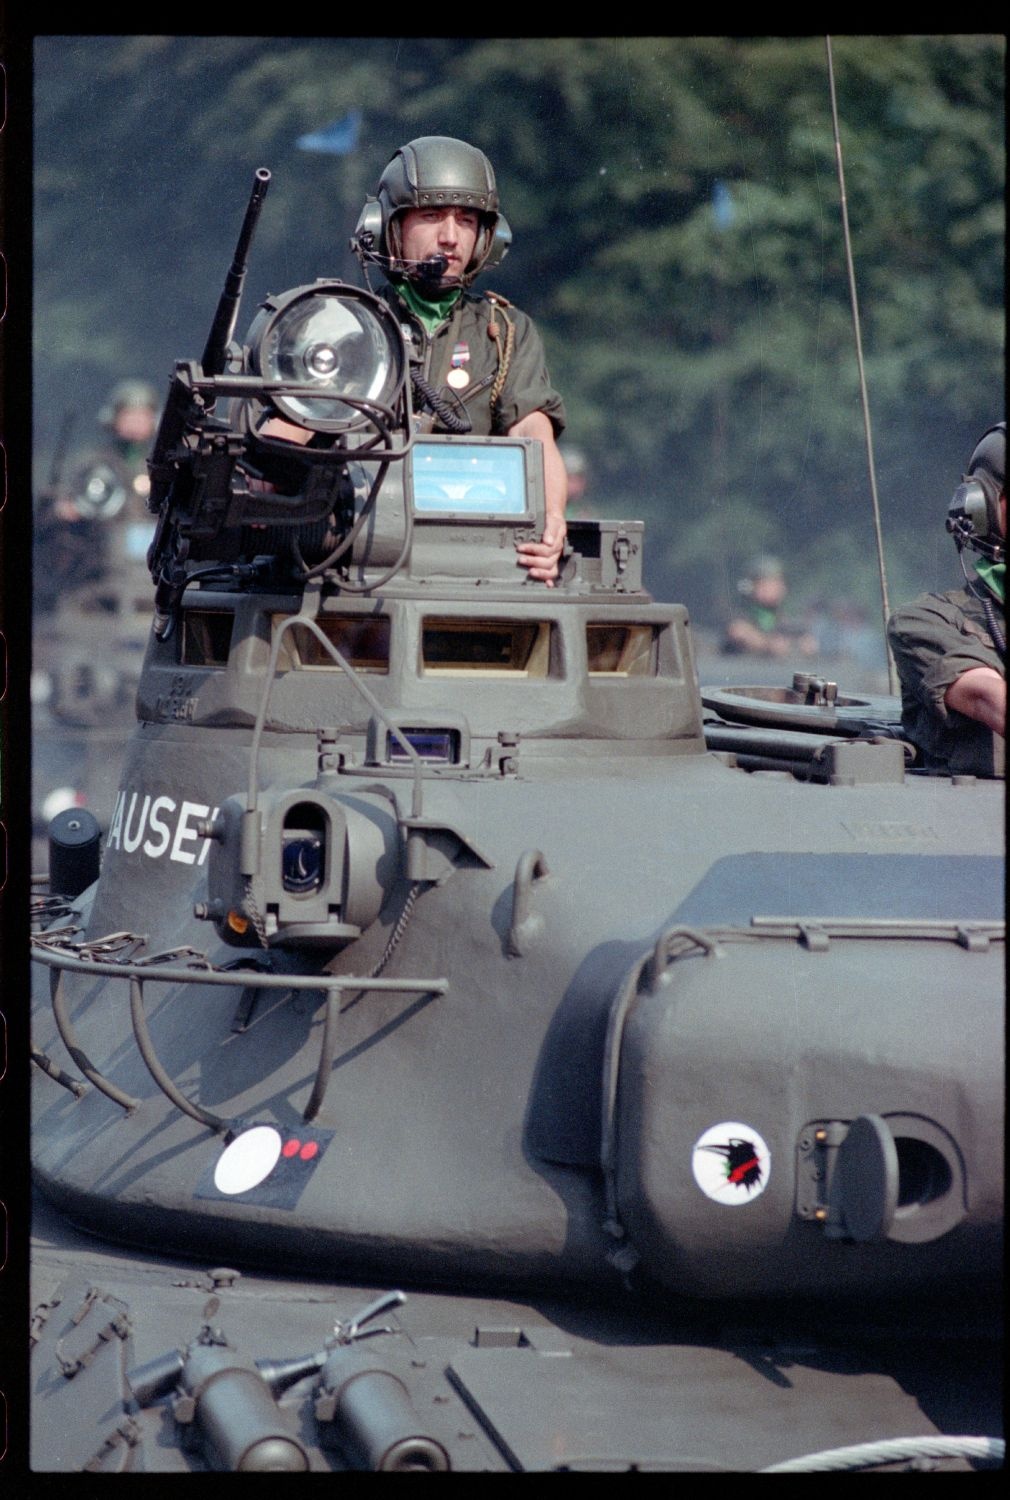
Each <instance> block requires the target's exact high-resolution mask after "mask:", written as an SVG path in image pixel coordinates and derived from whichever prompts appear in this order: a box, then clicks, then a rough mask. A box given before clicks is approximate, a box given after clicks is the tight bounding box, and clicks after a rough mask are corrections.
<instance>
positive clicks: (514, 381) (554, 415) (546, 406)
mask: <svg viewBox="0 0 1010 1500" xmlns="http://www.w3.org/2000/svg"><path fill="white" fill-rule="evenodd" d="M379 295H380V296H381V297H382V298H383V299H384V300H385V301H386V302H387V303H388V304H389V306H390V307H391V308H392V309H393V311H394V313H395V314H396V316H397V318H398V319H399V322H400V326H401V328H402V329H403V331H404V334H405V336H406V338H407V342H408V344H410V345H412V347H413V349H414V352H415V354H417V355H419V356H420V360H421V363H420V372H421V374H422V375H423V377H424V378H425V380H427V381H428V382H429V383H430V384H431V385H433V386H434V387H435V389H436V391H437V392H438V394H439V395H440V396H442V397H443V398H444V399H445V400H446V401H448V403H449V405H450V406H455V404H456V402H459V403H461V404H462V407H463V410H464V411H465V412H466V414H467V416H468V417H469V418H470V421H471V424H472V428H471V430H472V432H473V434H474V436H476V437H488V436H501V435H503V434H504V433H506V432H508V431H509V430H510V428H512V427H514V426H515V424H516V423H517V422H521V421H522V419H523V417H527V416H529V414H530V413H531V412H535V411H542V412H544V413H545V414H546V415H547V416H548V417H549V418H550V420H551V424H552V426H553V428H554V436H555V437H558V436H559V435H560V434H561V433H562V432H563V431H564V427H565V408H564V403H563V402H562V400H561V397H560V396H559V395H558V392H557V391H556V390H555V389H554V387H553V386H552V385H551V378H550V375H549V373H548V370H547V361H546V359H545V356H544V346H543V343H542V341H541V338H540V335H539V333H538V332H537V330H536V326H535V325H534V323H533V320H532V319H531V318H529V317H527V315H526V314H525V313H523V312H520V311H519V309H518V308H516V307H512V306H511V305H510V306H508V307H506V308H505V309H504V312H502V310H500V309H499V308H497V307H495V305H494V304H493V303H492V302H491V301H490V300H489V299H488V298H487V297H486V296H485V295H484V294H483V293H475V292H464V293H463V295H462V296H461V297H460V299H459V301H458V302H457V303H456V305H455V307H454V308H453V310H452V312H451V314H450V315H449V317H448V319H447V320H446V321H445V322H444V323H442V324H440V325H439V327H438V328H436V329H435V331H434V333H432V334H428V333H426V332H425V331H424V328H423V327H422V325H421V323H420V320H419V319H418V318H417V317H415V316H414V314H413V313H412V312H411V311H410V309H409V308H408V307H407V305H406V303H405V302H404V301H403V300H402V298H401V297H399V296H398V295H397V292H396V288H395V287H394V286H392V285H389V286H384V287H382V288H381V289H380V292H379ZM506 315H507V317H508V318H509V319H511V321H512V323H513V324H514V326H515V342H514V344H513V349H512V358H511V361H510V363H509V370H508V375H507V378H506V380H505V384H504V387H503V389H502V392H501V397H500V399H499V400H498V402H497V405H496V409H495V410H494V411H492V409H491V400H490V397H491V388H492V386H493V385H494V382H495V377H496V376H497V374H498V346H497V345H496V343H495V341H494V339H493V338H492V337H491V335H490V334H489V332H488V328H489V325H490V324H491V323H495V324H497V326H498V329H499V331H500V335H501V338H502V339H503V340H504V337H505V334H506V332H507V324H506V322H505V317H506ZM454 366H455V368H456V369H459V370H465V371H466V374H467V376H468V380H467V383H466V385H465V386H456V387H454V386H453V385H452V384H451V383H450V381H449V378H448V377H449V372H450V370H452V369H453V368H454ZM432 430H433V431H435V432H439V431H445V428H443V427H441V426H440V424H439V423H438V421H437V419H436V421H435V423H434V426H433V429H432Z"/></svg>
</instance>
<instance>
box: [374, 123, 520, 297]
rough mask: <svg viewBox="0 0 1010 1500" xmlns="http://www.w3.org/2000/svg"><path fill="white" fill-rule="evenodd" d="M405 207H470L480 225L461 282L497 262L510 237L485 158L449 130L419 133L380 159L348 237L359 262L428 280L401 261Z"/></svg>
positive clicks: (398, 275)
mask: <svg viewBox="0 0 1010 1500" xmlns="http://www.w3.org/2000/svg"><path fill="white" fill-rule="evenodd" d="M408 208H469V209H475V210H476V212H477V214H478V215H479V217H480V228H479V230H478V234H477V243H476V245H475V246H474V252H473V256H472V258H471V260H470V263H469V265H468V266H466V268H465V270H464V272H463V275H462V277H461V278H460V280H461V281H462V283H463V285H464V286H469V285H470V284H471V282H472V281H473V280H474V278H475V277H476V276H478V275H479V274H480V272H481V271H483V270H487V269H490V268H491V267H493V266H498V265H500V264H501V262H502V261H503V260H504V258H505V255H506V252H507V251H508V248H509V245H510V244H511V243H512V231H511V230H510V229H509V226H508V223H507V222H506V219H505V216H504V214H503V213H502V212H501V209H500V207H499V203H498V188H497V185H496V183H495V176H494V169H493V168H492V166H491V163H490V162H489V161H488V159H487V157H486V156H485V155H484V153H483V151H479V150H478V149H477V147H476V146H471V145H468V144H467V142H466V141H458V140H456V139H454V138H453V137H452V136H447V135H423V136H419V137H418V139H417V140H415V141H409V142H408V143H407V145H406V146H401V147H400V148H399V150H398V151H396V152H395V153H394V155H393V156H392V157H391V158H390V160H389V162H388V163H387V164H386V168H385V170H384V171H383V173H382V176H381V177H380V178H379V185H378V188H377V190H376V192H375V194H374V196H373V195H370V196H369V197H368V198H366V200H365V206H364V208H363V209H362V210H361V214H360V216H359V219H358V223H357V227H356V228H355V231H354V234H353V236H352V237H351V249H352V250H353V251H354V253H355V254H356V255H357V256H358V259H359V260H360V261H361V262H362V264H363V265H364V264H367V263H368V262H373V263H375V264H378V265H379V266H381V267H382V269H383V271H384V272H385V274H386V276H387V277H388V278H389V279H390V280H391V281H399V280H401V279H404V278H406V279H408V280H417V281H421V282H425V281H430V280H431V278H430V275H426V274H424V272H420V273H419V271H418V268H416V267H412V266H407V265H406V264H405V263H404V261H403V254H402V251H403V246H402V242H401V237H400V224H399V219H400V216H401V214H403V212H404V211H405V210H406V209H408ZM421 264H422V266H423V265H424V264H425V263H424V262H422V263H421Z"/></svg>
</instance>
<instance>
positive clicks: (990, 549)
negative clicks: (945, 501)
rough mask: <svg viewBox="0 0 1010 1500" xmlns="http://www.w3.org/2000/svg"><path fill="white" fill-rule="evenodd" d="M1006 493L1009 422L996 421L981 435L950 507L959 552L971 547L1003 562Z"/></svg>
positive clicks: (950, 522)
mask: <svg viewBox="0 0 1010 1500" xmlns="http://www.w3.org/2000/svg"><path fill="white" fill-rule="evenodd" d="M1005 492H1006V423H1005V422H996V423H994V425H993V426H992V427H989V428H987V430H986V431H985V432H984V433H983V434H982V436H981V437H980V438H979V440H978V442H977V443H976V444H975V448H974V451H973V452H972V455H971V458H970V459H969V460H968V469H967V472H966V473H965V474H964V475H963V476H962V482H961V484H959V485H958V487H957V489H956V490H955V491H954V498H953V499H952V500H951V502H950V505H949V507H948V509H947V530H948V531H949V532H950V533H951V534H952V536H953V538H954V541H955V542H956V544H957V547H958V551H960V549H961V548H962V547H970V548H971V549H972V550H973V551H974V552H980V553H981V554H982V556H983V557H987V558H989V560H990V561H991V562H1002V561H1003V557H1004V554H1005V548H1006V538H1005V537H1004V535H1003V531H1002V528H1001V526H1000V508H999V500H1000V496H1001V495H1002V494H1005Z"/></svg>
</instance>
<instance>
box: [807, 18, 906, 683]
mask: <svg viewBox="0 0 1010 1500" xmlns="http://www.w3.org/2000/svg"><path fill="white" fill-rule="evenodd" d="M824 41H825V44H826V46H827V50H828V83H829V85H830V87H831V119H832V122H833V124H834V130H835V161H836V162H837V164H838V189H839V193H840V195H841V203H842V230H843V233H844V235H845V264H846V266H847V268H848V273H849V297H850V299H851V301H852V323H853V327H854V328H855V330H856V363H857V365H858V366H859V394H860V399H861V400H862V403H863V428H864V430H865V433H866V461H867V464H868V465H869V470H870V496H871V499H872V501H873V529H874V534H875V536H876V539H877V568H878V571H879V573H880V601H881V610H882V615H883V623H884V651H885V653H886V656H887V682H888V686H889V688H890V691H891V692H892V693H896V692H897V691H898V686H897V683H896V681H895V673H894V662H893V660H892V657H891V652H890V650H889V648H888V645H887V620H888V616H889V615H890V613H891V610H890V607H889V605H888V601H887V572H886V569H885V567H884V538H883V533H882V531H881V527H880V504H879V502H878V500H877V478H876V470H875V467H874V462H873V433H872V431H871V429H870V403H869V399H868V397H867V393H866V371H865V369H864V367H863V341H862V338H861V336H860V332H859V302H858V299H857V297H856V271H855V266H854V265H853V261H852V241H851V239H850V236H849V209H848V203H847V200H846V197H845V169H844V167H843V166H842V139H841V136H840V135H839V133H838V103H837V101H836V99H835V70H834V65H833V63H832V59H831V38H830V36H826V37H825V38H824Z"/></svg>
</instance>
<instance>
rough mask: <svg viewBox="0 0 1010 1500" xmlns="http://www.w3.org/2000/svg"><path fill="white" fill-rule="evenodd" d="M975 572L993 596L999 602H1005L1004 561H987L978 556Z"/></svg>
mask: <svg viewBox="0 0 1010 1500" xmlns="http://www.w3.org/2000/svg"><path fill="white" fill-rule="evenodd" d="M975 572H976V573H977V574H978V576H979V577H980V578H981V580H982V582H983V583H984V584H985V586H986V588H987V589H988V590H989V592H990V594H992V595H993V597H994V598H996V599H998V600H999V602H1000V603H1001V604H1005V603H1006V563H1005V562H987V561H986V560H985V558H980V559H979V561H978V562H977V563H976V564H975Z"/></svg>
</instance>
